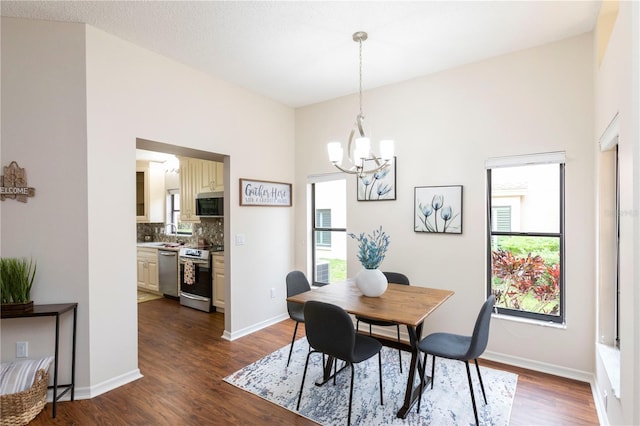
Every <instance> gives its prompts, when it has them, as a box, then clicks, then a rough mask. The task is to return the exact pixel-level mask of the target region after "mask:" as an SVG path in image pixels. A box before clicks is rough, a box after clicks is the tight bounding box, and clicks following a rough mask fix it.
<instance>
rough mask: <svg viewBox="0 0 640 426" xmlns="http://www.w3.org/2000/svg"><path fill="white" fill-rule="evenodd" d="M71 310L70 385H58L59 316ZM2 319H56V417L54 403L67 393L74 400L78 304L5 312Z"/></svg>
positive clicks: (54, 380) (54, 393)
mask: <svg viewBox="0 0 640 426" xmlns="http://www.w3.org/2000/svg"><path fill="white" fill-rule="evenodd" d="M71 310H73V340H72V343H71V383H69V384H63V385H59V384H58V347H59V345H60V316H61V315H62V314H64V313H65V312H69V311H71ZM1 316H2V319H4V318H36V317H56V347H55V356H54V361H53V386H49V389H51V388H53V414H52V417H53V418H55V417H56V402H57V401H58V400H59V399H60V398H61V397H62V396H64V395H66V393H67V392H71V400H72V401H73V398H74V388H75V383H76V323H77V320H78V304H77V303H60V304H54V305H33V309H32V310H30V311H28V312H5V311H2V313H1ZM58 388H64V390H63V391H62V393H60V394H58Z"/></svg>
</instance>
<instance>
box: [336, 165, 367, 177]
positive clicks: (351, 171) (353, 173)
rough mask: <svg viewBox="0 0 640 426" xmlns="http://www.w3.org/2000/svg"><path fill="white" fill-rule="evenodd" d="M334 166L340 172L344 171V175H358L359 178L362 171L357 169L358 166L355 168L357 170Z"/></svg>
mask: <svg viewBox="0 0 640 426" xmlns="http://www.w3.org/2000/svg"><path fill="white" fill-rule="evenodd" d="M333 165H334V166H335V167H336V168H337V169H338V170H340V171H342V172H344V173H349V174H352V175H356V174H357V175H358V176H360V170H358V167H357V166H355V167H356V168H355V169H353V168H351V169H345V168H344V167H342V166H340V165H338V164H337V163H333Z"/></svg>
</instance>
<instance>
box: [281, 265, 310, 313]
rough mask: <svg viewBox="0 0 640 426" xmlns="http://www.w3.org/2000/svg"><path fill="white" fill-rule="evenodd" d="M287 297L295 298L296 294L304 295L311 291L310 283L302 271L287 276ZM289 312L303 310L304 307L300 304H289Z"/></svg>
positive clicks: (292, 272)
mask: <svg viewBox="0 0 640 426" xmlns="http://www.w3.org/2000/svg"><path fill="white" fill-rule="evenodd" d="M286 281H287V297H291V296H295V295H296V294H300V293H304V292H305V291H308V290H311V286H310V285H309V281H307V277H305V275H304V273H303V272H301V271H291V272H289V273H288V274H287V278H286ZM287 310H288V311H289V313H291V312H292V311H295V310H297V311H299V310H302V305H301V304H300V303H293V302H287Z"/></svg>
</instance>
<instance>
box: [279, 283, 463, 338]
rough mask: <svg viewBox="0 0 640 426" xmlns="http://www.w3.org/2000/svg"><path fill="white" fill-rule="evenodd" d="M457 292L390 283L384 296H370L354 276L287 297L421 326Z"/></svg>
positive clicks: (351, 312) (294, 300)
mask: <svg viewBox="0 0 640 426" xmlns="http://www.w3.org/2000/svg"><path fill="white" fill-rule="evenodd" d="M453 294H454V292H453V291H451V290H443V289H437V288H428V287H420V286H416V285H403V284H393V283H389V286H388V287H387V290H386V291H385V292H384V293H383V294H382V295H381V296H379V297H367V296H364V295H363V294H362V292H361V291H360V290H359V289H358V287H357V286H356V284H355V282H354V280H352V279H350V280H346V281H341V282H336V283H332V284H327V285H325V286H323V287H314V288H312V289H311V290H309V291H305V292H304V293H300V294H297V295H295V296H291V297H288V298H287V301H288V302H295V303H305V302H307V301H309V300H316V301H320V302H325V303H331V304H333V305H337V306H340V307H341V308H342V309H344V310H345V311H347V312H348V313H350V314H353V315H362V316H366V317H368V318H373V319H377V320H384V321H391V322H394V323H397V324H403V325H407V326H410V327H417V326H418V325H419V324H422V322H424V320H425V318H427V317H428V316H429V315H430V314H431V313H432V312H433V311H434V310H436V309H437V308H438V306H440V305H441V304H443V303H444V302H445V301H446V300H447V299H448V298H449V297H451V296H453Z"/></svg>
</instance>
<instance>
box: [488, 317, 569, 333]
mask: <svg viewBox="0 0 640 426" xmlns="http://www.w3.org/2000/svg"><path fill="white" fill-rule="evenodd" d="M491 317H492V318H495V319H498V320H505V321H513V322H519V323H523V324H530V325H537V326H539V327H551V328H557V329H559V330H565V329H566V328H567V324H564V323H557V322H551V321H539V320H534V319H529V318H520V317H514V316H512V315H502V314H491Z"/></svg>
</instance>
